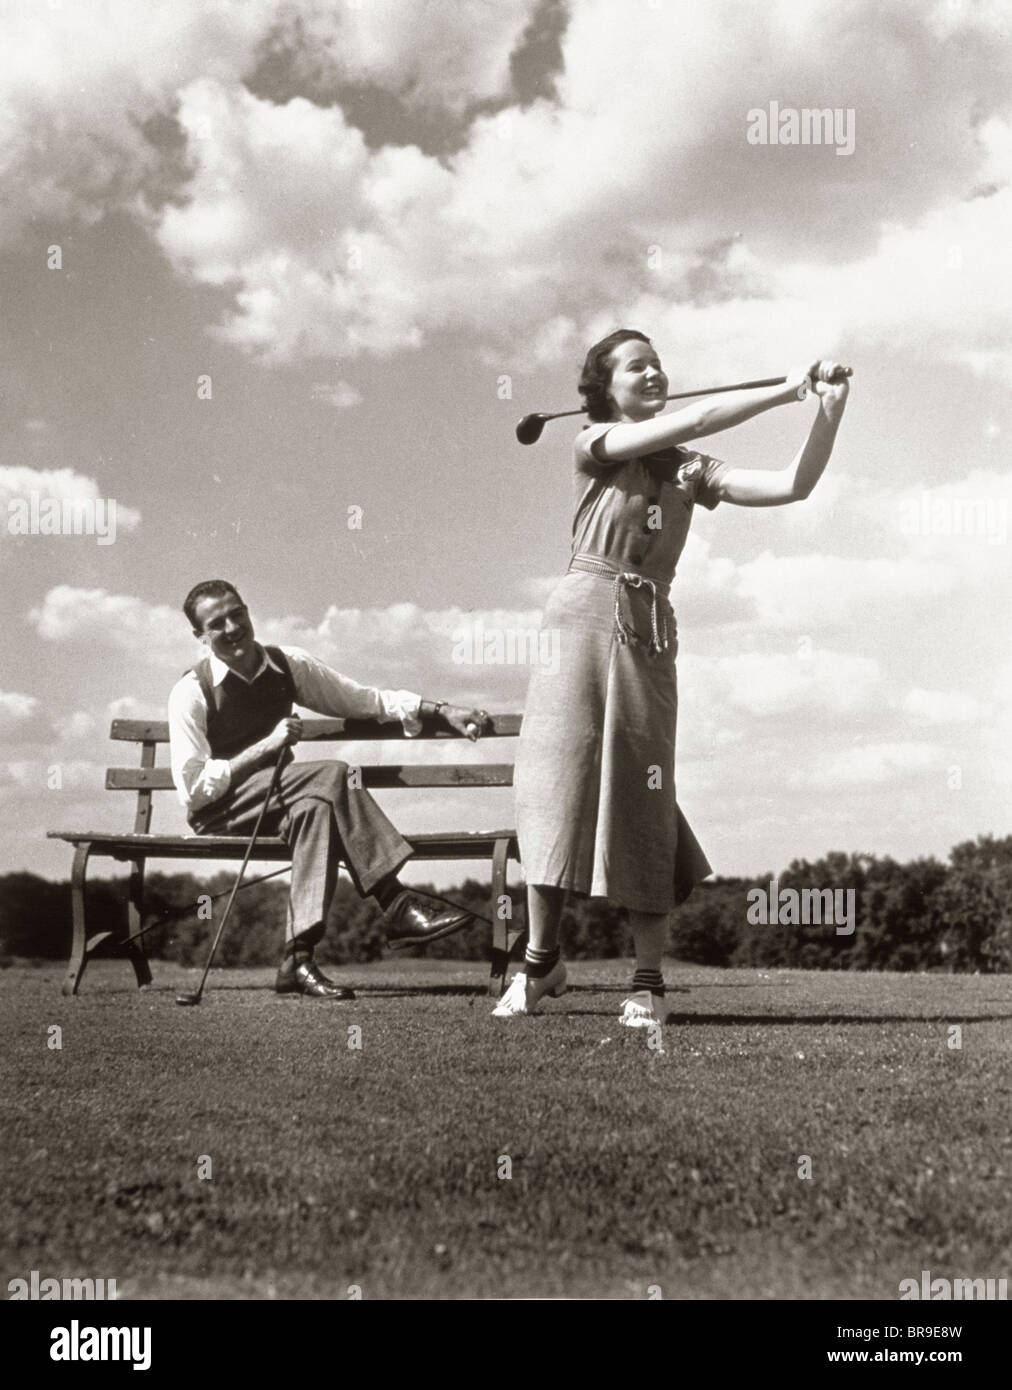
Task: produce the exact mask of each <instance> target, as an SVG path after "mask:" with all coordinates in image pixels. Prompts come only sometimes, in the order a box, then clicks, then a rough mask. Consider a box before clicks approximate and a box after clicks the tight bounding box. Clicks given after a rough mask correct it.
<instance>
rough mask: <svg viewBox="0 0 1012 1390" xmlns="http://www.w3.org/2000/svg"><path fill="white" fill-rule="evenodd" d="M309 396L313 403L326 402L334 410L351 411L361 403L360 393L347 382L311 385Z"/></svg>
mask: <svg viewBox="0 0 1012 1390" xmlns="http://www.w3.org/2000/svg"><path fill="white" fill-rule="evenodd" d="M310 396H311V397H312V399H313V400H314V401H326V402H327V404H328V405H332V406H333V407H334V409H335V410H351V409H352V407H353V406H356V405H361V403H362V392H361V391H359V390H358V389H357V388H356V387H354V386H352V385H351V383H350V382H347V381H339V382H337V383H336V384H332V383H330V382H328V381H318V382H316V383H315V384H314V385H313V387H312V390H311V391H310Z"/></svg>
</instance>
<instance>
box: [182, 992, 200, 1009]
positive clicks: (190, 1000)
mask: <svg viewBox="0 0 1012 1390" xmlns="http://www.w3.org/2000/svg"><path fill="white" fill-rule="evenodd" d="M176 1003H177V1004H182V1005H183V1006H184V1008H186V1007H192V1006H193V1005H195V1004H199V1003H200V995H199V994H177V995H176Z"/></svg>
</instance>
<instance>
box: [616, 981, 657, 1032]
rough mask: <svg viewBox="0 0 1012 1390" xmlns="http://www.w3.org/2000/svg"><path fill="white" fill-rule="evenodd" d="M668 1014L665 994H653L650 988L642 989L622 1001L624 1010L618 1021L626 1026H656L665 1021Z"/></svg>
mask: <svg viewBox="0 0 1012 1390" xmlns="http://www.w3.org/2000/svg"><path fill="white" fill-rule="evenodd" d="M667 1016H668V1012H667V1009H666V1008H665V1006H664V996H663V995H661V994H651V993H650V991H649V990H648V989H641V990H640V991H639V992H638V993H636V994H632V995H630V996H629V998H628V999H624V1000H623V1001H622V1012H621V1014H620V1015H619V1020H618V1021H619V1023H621V1024H624V1026H625V1027H626V1028H655V1027H657V1025H658V1024H661V1023H663V1022H664V1020H665V1019H666V1018H667Z"/></svg>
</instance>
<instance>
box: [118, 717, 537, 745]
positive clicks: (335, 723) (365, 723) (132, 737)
mask: <svg viewBox="0 0 1012 1390" xmlns="http://www.w3.org/2000/svg"><path fill="white" fill-rule="evenodd" d="M520 723H521V716H520V715H519V714H494V715H493V716H492V727H491V728H490V729H489V730H488V731H487V732H486V733H484V734H482V738H483V739H486V738H515V737H516V736H517V734H519V732H520ZM302 729H303V735H302V741H303V742H304V743H315V742H318V741H320V740H323V739H330V740H331V741H337V740H342V741H348V742H352V741H354V742H358V741H359V740H360V739H362V740H369V741H370V742H380V741H383V742H391V741H397V740H398V739H406V738H407V735H406V734H405V732H404V730H403V729H402V728H401V725H400V724H399V723H396V722H394V723H392V724H378V723H376V721H375V720H372V719H316V718H313V719H309V718H307V719H303V721H302ZM109 737H110V738H114V739H118V740H120V741H121V742H126V743H168V741H169V726H168V723H167V722H165V721H164V720H157V719H114V720H113V721H112V728H111V730H110V731H109ZM430 738H441V739H442V738H463V735H462V734H458V733H456V732H455V731H454V730H451V729H424V730H423V731H422V733H420V734H418V735H417V736H416V737H415V738H412V739H411V740H410V742H412V743H415V742H417V741H418V740H419V739H430Z"/></svg>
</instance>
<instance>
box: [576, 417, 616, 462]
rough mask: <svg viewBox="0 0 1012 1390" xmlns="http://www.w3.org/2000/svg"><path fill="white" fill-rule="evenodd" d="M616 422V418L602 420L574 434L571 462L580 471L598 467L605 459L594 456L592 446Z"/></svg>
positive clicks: (612, 427) (613, 426)
mask: <svg viewBox="0 0 1012 1390" xmlns="http://www.w3.org/2000/svg"><path fill="white" fill-rule="evenodd" d="M617 423H618V421H616V420H604V421H602V422H600V423H598V424H596V425H588V426H587V427H586V429H582V430H581V431H580V433H579V434H578V435H577V436H576V442H575V443H574V445H573V462H574V463H575V465H576V467H577V468H578V469H579V470H580V471H581V472H584V473H585V472H586V471H587V470H588V469H590V468H600V467H601V466H602V464H604V463H605V462H606V461H605V460H602V459H599V458H595V456H594V454H593V452H592V451H593V447H594V445H595V444H596V443H597V441H598V440H599V439H603V438H604V436H605V435H606V434H607V433H608V431H609V430H611V429H614V428H615V425H616V424H617Z"/></svg>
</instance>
